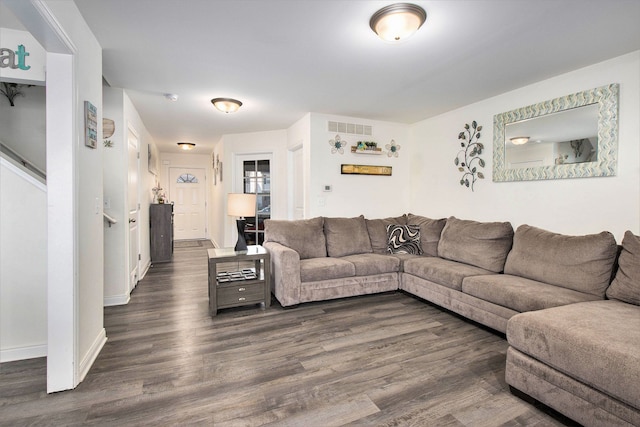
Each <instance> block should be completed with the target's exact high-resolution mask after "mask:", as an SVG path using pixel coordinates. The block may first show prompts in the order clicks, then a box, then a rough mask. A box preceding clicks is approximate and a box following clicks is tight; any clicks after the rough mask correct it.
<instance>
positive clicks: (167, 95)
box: [164, 93, 178, 102]
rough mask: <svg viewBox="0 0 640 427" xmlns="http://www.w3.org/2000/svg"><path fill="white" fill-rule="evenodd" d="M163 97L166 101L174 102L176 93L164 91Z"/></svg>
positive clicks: (176, 96) (176, 97) (176, 98)
mask: <svg viewBox="0 0 640 427" xmlns="http://www.w3.org/2000/svg"><path fill="white" fill-rule="evenodd" d="M164 97H165V98H166V99H167V101H171V102H176V101H177V100H178V95H177V94H175V93H165V94H164Z"/></svg>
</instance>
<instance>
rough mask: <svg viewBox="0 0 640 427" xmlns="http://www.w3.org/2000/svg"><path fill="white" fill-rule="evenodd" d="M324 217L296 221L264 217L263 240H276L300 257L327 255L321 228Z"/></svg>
mask: <svg viewBox="0 0 640 427" xmlns="http://www.w3.org/2000/svg"><path fill="white" fill-rule="evenodd" d="M323 224H324V218H322V217H317V218H311V219H302V220H296V221H284V220H274V219H266V220H265V221H264V241H265V242H276V243H280V244H281V245H284V246H286V247H288V248H291V249H293V250H294V251H296V252H298V255H300V259H308V258H321V257H326V256H327V244H326V240H325V237H324V230H323Z"/></svg>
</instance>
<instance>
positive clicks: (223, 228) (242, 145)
mask: <svg viewBox="0 0 640 427" xmlns="http://www.w3.org/2000/svg"><path fill="white" fill-rule="evenodd" d="M216 153H219V154H220V160H221V161H222V162H223V180H222V183H220V182H218V185H217V186H218V187H219V189H215V190H214V194H215V199H214V200H213V203H214V204H215V206H216V208H215V215H214V216H213V221H212V222H213V224H212V230H213V234H212V236H213V237H215V241H214V243H215V244H217V245H219V246H224V247H233V246H234V245H235V242H236V240H237V231H236V226H235V219H236V218H232V217H229V216H227V214H226V212H227V193H232V192H241V191H242V188H238V187H237V181H236V180H237V178H238V176H242V171H239V170H237V169H236V159H237V156H238V155H243V154H269V155H271V156H272V163H271V215H272V218H286V215H287V172H286V171H287V131H286V130H274V131H265V132H249V133H239V134H229V135H224V136H223V137H222V139H221V141H220V142H219V143H218V145H217V146H216ZM212 240H213V239H212Z"/></svg>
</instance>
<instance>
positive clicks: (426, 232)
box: [396, 213, 447, 256]
mask: <svg viewBox="0 0 640 427" xmlns="http://www.w3.org/2000/svg"><path fill="white" fill-rule="evenodd" d="M396 224H401V223H396ZM406 224H411V225H417V226H419V227H420V247H421V248H422V252H423V253H424V254H425V255H428V256H438V243H439V242H440V235H441V234H442V229H443V228H444V226H445V225H446V224H447V219H446V218H440V219H431V218H427V217H424V216H420V215H414V214H411V213H410V214H409V215H407V222H406Z"/></svg>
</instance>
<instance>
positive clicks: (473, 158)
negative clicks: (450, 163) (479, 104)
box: [454, 120, 485, 191]
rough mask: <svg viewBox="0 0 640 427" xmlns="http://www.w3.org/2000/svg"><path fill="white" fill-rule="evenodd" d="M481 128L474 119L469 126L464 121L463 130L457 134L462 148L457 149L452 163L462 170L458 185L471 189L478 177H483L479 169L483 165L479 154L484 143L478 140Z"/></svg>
mask: <svg viewBox="0 0 640 427" xmlns="http://www.w3.org/2000/svg"><path fill="white" fill-rule="evenodd" d="M481 130H482V126H478V123H476V121H475V120H474V121H473V122H471V126H469V124H468V123H466V124H465V125H464V130H463V131H462V132H460V133H459V134H458V141H460V146H461V147H462V149H461V150H460V151H458V154H457V155H456V158H455V160H454V163H455V165H456V166H457V167H458V170H459V171H460V172H462V178H461V179H460V185H464V186H466V187H467V188H471V191H473V186H474V184H475V183H476V181H477V180H478V179H484V173H482V171H481V170H480V169H479V168H484V166H485V163H484V160H482V159H481V158H480V154H482V152H483V151H484V144H482V143H481V142H478V140H479V139H480V131H481Z"/></svg>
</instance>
